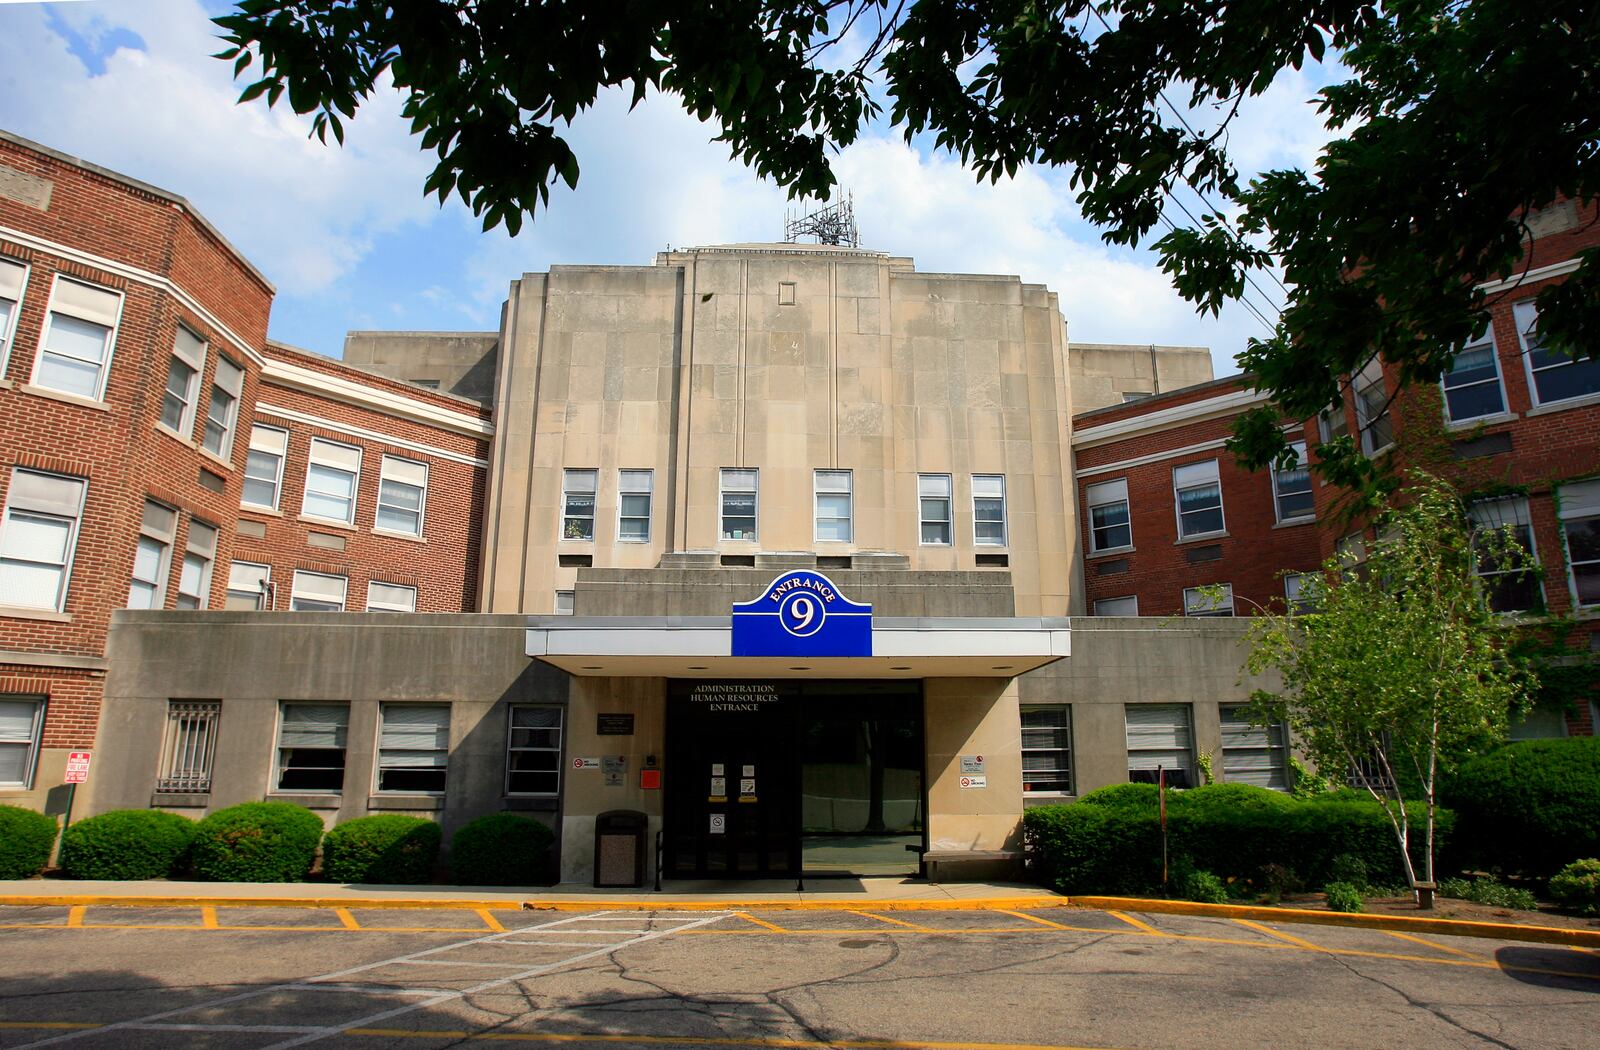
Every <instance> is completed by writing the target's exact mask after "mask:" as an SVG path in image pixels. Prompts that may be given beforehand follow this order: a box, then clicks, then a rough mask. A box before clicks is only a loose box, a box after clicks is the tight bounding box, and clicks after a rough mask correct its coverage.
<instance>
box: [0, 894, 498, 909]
mask: <svg viewBox="0 0 1600 1050" xmlns="http://www.w3.org/2000/svg"><path fill="white" fill-rule="evenodd" d="M0 906H4V907H16V908H28V907H53V908H82V907H95V908H105V907H113V908H208V907H209V908H376V909H382V910H386V911H417V910H421V909H436V910H439V911H454V910H458V909H459V910H466V911H471V910H473V909H476V908H494V909H497V910H500V911H520V910H521V909H522V908H523V903H522V902H521V901H517V900H464V899H461V898H447V899H444V900H427V899H419V898H397V899H393V900H391V899H389V898H386V897H128V896H114V895H96V894H52V895H45V894H40V895H39V896H37V897H34V896H24V895H12V896H0Z"/></svg>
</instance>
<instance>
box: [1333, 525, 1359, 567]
mask: <svg viewBox="0 0 1600 1050" xmlns="http://www.w3.org/2000/svg"><path fill="white" fill-rule="evenodd" d="M1333 552H1334V556H1335V557H1337V558H1338V559H1339V565H1340V567H1342V568H1343V569H1345V570H1346V571H1347V572H1348V571H1353V570H1357V569H1359V568H1361V566H1362V565H1364V564H1366V560H1367V537H1366V535H1365V534H1364V533H1360V532H1352V533H1351V534H1350V535H1348V536H1345V537H1343V538H1341V539H1340V540H1339V541H1338V542H1337V543H1335V544H1334V545H1333Z"/></svg>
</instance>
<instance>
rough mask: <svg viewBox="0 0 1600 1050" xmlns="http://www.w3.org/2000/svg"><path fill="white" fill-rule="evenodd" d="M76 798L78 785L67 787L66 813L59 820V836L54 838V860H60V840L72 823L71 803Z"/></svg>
mask: <svg viewBox="0 0 1600 1050" xmlns="http://www.w3.org/2000/svg"><path fill="white" fill-rule="evenodd" d="M77 797H78V785H77V784H76V783H71V784H68V785H67V812H66V813H65V814H64V815H63V816H62V818H61V834H60V835H58V836H57V837H56V859H57V860H60V859H61V840H62V839H63V838H65V837H66V834H67V828H68V826H69V825H71V823H72V803H73V801H74V800H75V799H76V798H77Z"/></svg>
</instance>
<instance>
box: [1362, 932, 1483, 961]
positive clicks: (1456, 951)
mask: <svg viewBox="0 0 1600 1050" xmlns="http://www.w3.org/2000/svg"><path fill="white" fill-rule="evenodd" d="M1379 932H1380V933H1387V934H1388V935H1389V936H1391V937H1398V938H1400V939H1401V940H1402V941H1411V942H1412V943H1414V944H1425V945H1427V946H1428V947H1429V948H1437V949H1438V950H1439V951H1441V952H1449V953H1450V954H1451V955H1464V956H1466V957H1467V958H1468V959H1482V958H1483V957H1484V956H1482V955H1481V954H1479V953H1478V952H1467V951H1462V950H1461V949H1460V948H1452V947H1450V946H1449V945H1448V944H1435V943H1434V942H1433V941H1428V940H1424V939H1422V938H1421V937H1413V936H1412V935H1411V934H1409V933H1398V932H1396V931H1394V930H1380V931H1379Z"/></svg>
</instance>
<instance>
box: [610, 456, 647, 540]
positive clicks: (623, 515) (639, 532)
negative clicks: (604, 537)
mask: <svg viewBox="0 0 1600 1050" xmlns="http://www.w3.org/2000/svg"><path fill="white" fill-rule="evenodd" d="M650 489H651V474H650V471H648V470H622V471H618V472H617V539H618V540H619V541H620V542H622V543H648V542H649V541H650Z"/></svg>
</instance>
